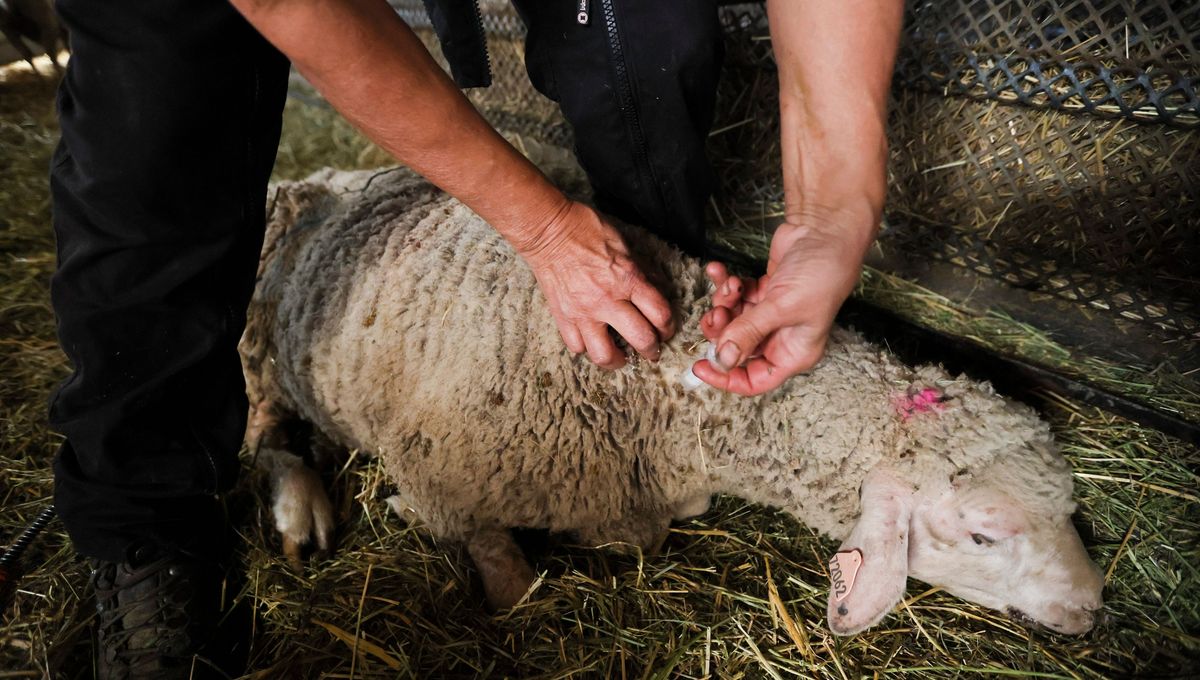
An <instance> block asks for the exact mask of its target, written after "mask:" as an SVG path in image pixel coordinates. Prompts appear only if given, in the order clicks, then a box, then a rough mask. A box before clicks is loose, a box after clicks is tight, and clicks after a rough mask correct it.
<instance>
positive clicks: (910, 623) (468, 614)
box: [0, 73, 1200, 679]
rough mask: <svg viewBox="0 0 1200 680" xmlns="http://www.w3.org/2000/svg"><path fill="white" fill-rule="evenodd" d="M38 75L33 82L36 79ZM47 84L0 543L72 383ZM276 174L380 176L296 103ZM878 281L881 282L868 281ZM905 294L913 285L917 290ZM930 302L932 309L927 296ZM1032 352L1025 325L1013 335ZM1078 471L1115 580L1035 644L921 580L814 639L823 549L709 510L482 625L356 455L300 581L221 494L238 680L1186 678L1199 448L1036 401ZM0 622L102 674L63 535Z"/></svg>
mask: <svg viewBox="0 0 1200 680" xmlns="http://www.w3.org/2000/svg"><path fill="white" fill-rule="evenodd" d="M25 75H28V74H25ZM51 107H52V87H51V85H50V84H48V83H44V82H40V81H36V80H34V79H32V78H29V77H22V76H21V75H20V74H19V73H18V74H15V75H14V74H11V73H10V74H5V78H4V79H3V80H0V149H2V151H0V219H3V228H2V229H0V253H2V257H3V258H4V266H3V267H0V300H2V301H3V302H2V304H0V309H2V310H3V314H2V315H0V348H2V353H0V372H2V375H3V376H4V379H3V380H2V381H0V433H2V435H3V436H2V437H0V498H2V499H3V511H2V512H0V536H5V537H8V536H12V535H13V534H15V532H16V531H17V530H18V529H19V527H21V526H24V525H25V524H26V523H28V522H29V521H30V520H31V519H32V518H33V516H34V515H35V514H36V512H37V511H38V510H40V509H41V507H43V505H44V503H45V499H46V498H47V497H48V496H49V493H50V488H51V482H50V472H49V462H50V458H51V455H52V453H53V451H54V448H55V446H56V443H57V439H56V437H55V436H54V435H52V434H50V433H49V432H48V431H47V429H46V427H45V423H44V404H45V400H46V397H47V394H48V393H49V391H50V389H51V388H52V386H53V385H54V383H55V382H56V381H57V380H58V379H59V378H61V377H62V376H63V375H64V373H65V366H64V364H63V359H62V355H61V354H60V353H59V351H58V350H57V348H56V346H55V342H54V337H53V325H52V321H51V318H50V311H49V305H48V302H47V280H48V277H49V274H50V272H51V268H52V264H53V243H52V237H51V235H50V232H49V228H48V217H49V216H48V207H47V190H46V186H45V168H46V165H47V162H48V158H49V153H50V149H51V147H52V145H53V143H54V140H55V136H56V133H55V129H54V123H53V116H52V109H51ZM285 115H286V124H285V141H284V148H283V149H282V150H281V157H280V158H281V160H280V166H279V168H278V171H279V173H280V175H281V176H282V175H286V176H291V177H296V176H302V175H304V174H306V173H307V172H308V171H310V170H311V169H313V168H315V167H317V166H320V165H326V164H336V165H342V166H344V167H352V166H355V165H357V164H361V163H370V162H373V161H375V160H379V158H378V157H377V156H375V155H374V154H375V153H376V151H373V150H371V147H370V146H369V145H368V144H367V143H366V142H365V141H364V140H362V139H361V138H359V137H357V135H356V134H354V133H353V131H351V130H349V128H348V127H346V126H345V124H344V123H343V122H341V121H340V120H339V119H337V118H336V116H335V115H334V114H332V113H331V112H329V111H328V110H327V109H325V108H323V107H309V106H308V105H306V104H304V102H301V101H299V100H296V101H292V102H290V103H289V105H288V109H287V112H286V114H285ZM865 285H866V286H870V285H872V284H871V283H870V279H868V283H867V284H865ZM906 294H907V295H908V296H909V297H910V298H912V299H916V298H918V297H919V294H918V292H917V291H907V293H906ZM931 299H932V298H931ZM1013 333H1014V334H1019V329H1016V330H1014V331H1013ZM1040 406H1041V407H1042V408H1043V409H1044V412H1045V413H1046V415H1047V417H1048V418H1049V419H1050V420H1051V421H1052V422H1053V424H1054V427H1055V430H1056V432H1057V433H1058V436H1059V438H1060V440H1061V441H1062V442H1063V444H1064V447H1065V451H1066V454H1067V456H1068V457H1069V458H1070V460H1071V462H1072V463H1073V464H1074V465H1075V470H1076V481H1077V495H1078V497H1079V499H1080V503H1081V511H1080V514H1079V526H1080V528H1081V531H1082V533H1083V535H1084V537H1085V543H1086V544H1087V545H1088V546H1089V547H1090V550H1091V554H1092V556H1093V558H1094V559H1095V560H1096V561H1097V563H1099V564H1100V565H1101V566H1102V567H1103V568H1104V569H1106V571H1107V573H1108V579H1107V583H1108V585H1107V588H1106V596H1107V599H1108V606H1107V612H1108V614H1109V616H1108V619H1107V620H1106V621H1105V622H1104V623H1103V624H1101V625H1100V626H1099V627H1098V628H1097V629H1096V630H1095V631H1093V632H1092V633H1089V634H1088V635H1086V636H1083V637H1080V638H1068V637H1060V636H1055V635H1052V634H1049V633H1046V632H1042V631H1032V630H1027V629H1024V628H1022V627H1020V626H1018V625H1016V624H1014V623H1013V622H1011V621H1009V620H1007V619H1006V618H1004V617H1003V616H1002V615H999V614H996V613H994V612H989V611H986V610H982V609H980V608H978V607H974V606H972V605H968V604H966V603H964V602H962V601H961V600H958V599H956V598H953V597H950V596H948V595H946V594H944V593H941V592H936V591H930V590H927V589H926V588H925V587H924V586H922V585H921V584H916V583H914V584H913V587H912V589H911V590H910V593H909V595H910V597H909V599H908V600H906V601H905V603H904V605H903V606H902V607H901V608H900V610H899V611H898V612H896V613H895V614H893V615H892V616H891V617H889V618H888V619H887V620H885V622H884V623H883V624H882V625H881V626H879V627H878V628H877V629H874V630H871V631H868V632H867V633H865V634H862V635H859V636H856V637H854V638H850V639H836V638H832V637H830V636H829V634H828V632H827V630H826V629H825V627H824V622H823V616H824V601H825V600H824V598H825V592H826V587H827V574H826V573H825V570H824V561H825V560H824V558H825V557H826V556H827V555H828V554H829V551H830V550H831V549H832V547H833V546H831V544H829V542H827V541H823V540H821V539H819V538H818V537H816V536H814V535H813V534H812V532H811V531H809V530H807V529H805V528H803V527H801V526H799V525H797V524H796V523H795V522H794V521H792V520H791V519H790V518H788V517H786V516H783V515H781V514H779V513H776V512H772V511H768V510H764V509H762V508H757V507H753V506H747V505H745V504H743V503H741V502H739V501H737V500H736V499H731V498H723V499H720V500H719V502H718V503H717V504H716V506H715V507H714V509H713V510H712V511H710V512H709V513H707V514H706V515H704V516H703V517H702V518H700V519H699V520H697V521H693V522H689V523H686V524H683V525H681V526H679V527H677V528H676V529H675V530H674V531H673V533H672V535H671V537H670V538H669V540H668V541H667V543H666V546H665V548H664V552H663V554H661V555H657V556H645V557H643V558H641V559H638V558H636V557H622V556H618V555H614V554H611V553H609V552H606V551H604V550H593V549H585V548H580V547H575V546H569V545H563V544H560V543H556V542H554V541H551V542H550V543H549V544H547V545H544V546H541V547H539V548H536V549H535V551H534V552H535V553H536V556H537V560H536V565H537V568H538V569H539V570H540V572H541V573H542V578H541V579H540V580H539V583H538V585H537V587H536V590H535V591H534V593H533V595H532V597H531V598H530V599H529V600H528V601H527V602H526V603H525V604H523V605H521V606H519V607H518V608H517V609H516V610H514V611H513V612H511V613H509V614H506V615H501V616H492V615H489V614H487V613H486V612H485V611H484V610H483V607H482V596H481V593H480V589H479V587H478V585H477V584H476V583H475V582H474V578H473V575H472V573H471V568H470V566H469V561H468V560H467V559H466V556H465V554H464V553H463V551H462V550H461V549H459V548H458V547H457V546H453V545H441V544H439V543H438V542H437V541H435V540H433V539H432V538H431V537H430V536H428V535H427V534H425V533H423V532H422V531H421V530H419V529H415V528H410V527H406V526H404V525H403V524H402V523H401V522H399V521H398V520H397V519H395V518H394V517H393V516H391V515H390V514H389V513H388V511H386V509H385V505H384V503H383V502H382V500H381V497H382V496H384V495H386V481H385V480H384V478H383V476H382V474H381V471H380V468H379V466H378V465H377V464H376V463H375V462H373V461H370V460H368V459H367V458H365V457H363V456H361V455H353V456H350V457H349V458H348V459H346V460H345V461H344V464H343V465H342V466H341V467H339V468H338V469H337V471H336V474H335V477H334V478H333V479H332V480H331V485H332V489H333V491H334V497H335V503H336V505H337V507H338V508H339V514H340V516H341V520H342V527H343V528H342V533H341V535H340V536H339V544H338V548H337V550H336V552H335V553H334V554H333V555H332V556H316V557H315V558H314V560H313V561H312V562H311V564H310V565H309V566H308V567H307V568H306V569H305V571H304V572H303V573H296V572H293V571H292V570H290V569H289V568H288V567H287V565H286V564H285V563H284V562H283V561H282V560H281V559H280V558H279V557H278V550H277V545H276V541H275V538H274V537H273V536H272V535H271V533H270V531H269V530H267V529H266V528H265V524H266V522H265V515H264V499H263V498H262V495H261V490H260V488H259V487H258V486H255V485H254V484H245V485H243V486H242V487H240V488H239V490H238V491H237V492H236V493H235V494H232V495H231V497H230V501H229V504H230V507H231V514H232V516H233V517H234V518H235V522H236V525H237V528H238V530H239V532H240V533H241V535H242V537H243V539H244V541H243V543H242V545H241V547H240V550H239V560H238V565H239V571H240V572H241V573H244V574H245V575H246V582H245V586H244V587H243V589H242V591H241V593H240V597H241V598H243V599H244V600H246V601H248V602H251V603H253V605H254V606H255V607H256V609H257V611H258V613H259V616H258V619H257V621H256V622H255V631H254V633H255V634H254V638H253V648H252V651H251V668H252V671H251V673H250V675H249V676H248V677H254V678H276V677H285V678H293V677H342V678H346V677H359V678H368V677H389V678H391V677H417V678H432V677H530V678H534V677H538V678H566V677H612V678H667V677H705V676H711V677H731V678H732V677H746V678H774V677H780V678H782V677H821V678H837V679H845V678H851V677H862V676H882V675H901V676H909V677H917V678H936V677H961V676H975V675H981V676H982V675H1013V676H1021V677H1062V678H1083V677H1119V676H1128V675H1139V676H1146V675H1159V676H1170V675H1174V676H1182V675H1185V674H1187V673H1189V672H1195V670H1196V669H1197V659H1198V657H1200V574H1197V569H1198V567H1197V565H1198V564H1200V498H1197V493H1198V492H1197V489H1198V488H1200V479H1198V477H1200V451H1197V450H1196V449H1195V448H1194V447H1188V446H1185V445H1183V444H1181V443H1180V442H1178V441H1175V440H1171V439H1169V438H1167V437H1165V436H1163V435H1160V434H1158V433H1156V432H1154V431H1151V430H1147V429H1144V428H1141V427H1138V426H1136V425H1132V424H1130V423H1128V422H1125V421H1122V420H1120V419H1117V418H1113V417H1111V416H1108V415H1106V414H1104V413H1102V412H1099V411H1096V410H1094V409H1090V408H1083V407H1080V406H1078V405H1076V404H1072V403H1070V402H1068V401H1065V400H1062V399H1060V398H1057V397H1054V396H1053V395H1047V396H1046V398H1045V401H1044V402H1043V403H1042V404H1040ZM28 563H29V564H30V565H33V567H34V568H33V569H32V571H31V572H30V573H29V574H28V575H26V577H25V579H24V581H23V582H22V584H21V590H20V591H19V592H18V593H17V594H16V597H15V600H14V603H13V605H12V607H11V609H10V610H9V611H8V612H7V613H6V614H5V616H4V618H3V619H0V669H2V670H0V677H39V676H41V675H42V674H43V672H44V671H45V669H46V668H47V666H48V665H49V664H52V663H53V664H56V665H58V667H60V668H62V669H63V670H64V675H65V676H67V677H90V673H91V669H90V667H89V665H88V662H87V655H88V654H89V653H90V647H89V643H88V640H89V629H88V625H89V618H90V616H89V611H90V609H89V607H90V603H88V602H87V601H86V594H85V585H84V584H85V583H86V574H85V569H84V565H83V564H82V563H81V562H80V561H79V560H77V559H75V558H74V557H73V556H72V554H71V551H70V549H69V547H68V546H67V544H66V541H65V538H64V537H63V536H62V534H61V532H60V531H59V529H58V528H57V527H55V528H54V529H53V530H51V531H50V532H48V534H47V535H46V536H44V537H43V539H42V540H41V541H40V542H39V543H38V545H37V546H36V548H35V549H34V550H33V551H32V552H31V553H30V555H29V562H28Z"/></svg>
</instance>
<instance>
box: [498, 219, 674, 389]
mask: <svg viewBox="0 0 1200 680" xmlns="http://www.w3.org/2000/svg"><path fill="white" fill-rule="evenodd" d="M541 233H542V237H541V238H540V239H538V241H537V242H536V243H534V244H531V245H529V246H527V247H525V248H523V249H522V248H519V249H518V250H521V251H522V252H521V254H522V255H523V256H524V257H525V259H526V261H527V262H529V265H530V267H532V269H533V273H534V276H535V277H537V282H538V285H539V287H540V288H541V289H542V294H543V295H545V296H546V301H547V302H548V303H549V305H550V313H551V314H553V315H554V321H555V323H556V324H557V325H558V332H559V334H560V335H561V336H562V339H563V342H564V343H565V344H566V345H567V349H569V350H571V351H572V352H574V353H576V354H580V353H582V352H584V351H586V352H587V354H588V358H589V359H591V360H592V362H593V363H595V364H596V365H597V366H600V367H602V368H607V369H617V368H620V367H622V366H624V365H625V353H624V352H622V351H621V350H620V349H619V348H618V347H617V345H616V343H614V342H613V338H612V337H611V336H610V335H609V332H608V328H609V327H610V326H611V327H612V328H613V330H615V331H616V332H617V333H618V334H619V335H620V336H621V337H622V338H624V339H625V341H626V342H628V343H629V345H630V346H632V347H633V348H634V349H635V350H637V352H638V353H639V354H641V355H642V356H643V357H645V358H647V359H649V360H651V361H657V360H658V358H659V355H660V349H659V341H660V340H667V339H669V338H670V337H671V336H672V335H674V333H675V325H674V321H673V320H672V318H671V307H670V305H669V304H667V301H666V299H665V298H664V297H663V296H662V294H661V293H659V292H658V290H657V289H656V288H655V287H654V286H653V285H651V283H650V282H649V281H648V280H647V279H646V277H645V276H644V275H643V274H642V272H641V270H639V269H638V267H637V264H635V263H634V261H633V259H632V258H631V257H630V255H629V249H628V248H627V247H626V246H625V242H624V241H623V240H621V235H620V234H618V233H617V230H616V229H614V228H613V227H612V225H610V224H608V223H607V222H605V221H604V219H603V218H601V217H600V215H598V214H597V213H596V211H595V210H592V209H591V208H589V207H587V206H585V205H583V204H581V203H576V202H574V201H569V202H567V203H566V204H565V205H564V207H563V209H562V210H560V211H559V213H558V214H557V215H556V216H555V218H554V219H553V220H552V221H551V223H550V224H549V226H547V227H546V228H545V229H543V230H542V231H541Z"/></svg>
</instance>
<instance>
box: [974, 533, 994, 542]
mask: <svg viewBox="0 0 1200 680" xmlns="http://www.w3.org/2000/svg"><path fill="white" fill-rule="evenodd" d="M971 540H972V541H975V545H983V544H985V543H986V544H987V545H991V544H993V543H995V541H993V540H992V539H991V538H990V537H988V536H984V535H983V534H971Z"/></svg>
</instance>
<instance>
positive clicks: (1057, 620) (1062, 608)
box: [1048, 604, 1103, 635]
mask: <svg viewBox="0 0 1200 680" xmlns="http://www.w3.org/2000/svg"><path fill="white" fill-rule="evenodd" d="M1048 613H1049V626H1050V628H1052V629H1054V630H1056V631H1058V632H1060V633H1066V634H1067V635H1082V634H1083V633H1086V632H1088V631H1089V630H1091V629H1092V627H1093V626H1095V625H1096V622H1097V620H1098V619H1099V618H1100V617H1101V616H1103V613H1102V612H1101V611H1100V606H1097V607H1095V608H1090V607H1087V606H1084V607H1075V606H1066V605H1061V604H1056V605H1051V606H1050V608H1049V612H1048Z"/></svg>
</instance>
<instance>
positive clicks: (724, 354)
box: [717, 340, 742, 371]
mask: <svg viewBox="0 0 1200 680" xmlns="http://www.w3.org/2000/svg"><path fill="white" fill-rule="evenodd" d="M741 354H742V350H741V349H739V348H738V346H737V343H736V342H734V341H732V340H730V341H729V342H726V343H725V344H724V345H721V351H719V352H717V368H719V369H721V370H722V371H729V369H731V368H733V367H734V366H737V365H738V359H739V358H740V357H741Z"/></svg>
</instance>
